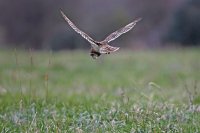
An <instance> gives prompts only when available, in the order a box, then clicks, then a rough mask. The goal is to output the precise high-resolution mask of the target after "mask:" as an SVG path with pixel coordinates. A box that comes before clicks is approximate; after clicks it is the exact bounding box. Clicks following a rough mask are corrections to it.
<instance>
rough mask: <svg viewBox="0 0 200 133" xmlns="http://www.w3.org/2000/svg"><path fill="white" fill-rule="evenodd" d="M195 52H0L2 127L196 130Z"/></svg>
mask: <svg viewBox="0 0 200 133" xmlns="http://www.w3.org/2000/svg"><path fill="white" fill-rule="evenodd" d="M199 57H200V51H199V49H187V50H184V49H183V50H162V51H156V50H154V51H150V50H149V51H139V52H136V51H134V52H131V51H123V50H122V51H121V52H119V53H114V54H111V55H109V56H108V55H105V56H103V57H101V58H100V59H98V60H93V59H92V58H91V57H90V56H89V55H88V53H87V52H86V51H63V52H56V53H52V52H44V51H43V52H36V51H29V52H27V51H17V50H16V51H8V50H7V51H0V131H1V132H78V133H82V132H106V131H107V132H149V131H151V132H200V91H199V90H200V89H199V79H200V73H199V72H200V62H199Z"/></svg>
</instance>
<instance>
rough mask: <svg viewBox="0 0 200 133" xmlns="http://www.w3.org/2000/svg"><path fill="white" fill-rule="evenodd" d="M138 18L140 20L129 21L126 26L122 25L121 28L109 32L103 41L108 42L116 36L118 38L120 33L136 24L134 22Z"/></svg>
mask: <svg viewBox="0 0 200 133" xmlns="http://www.w3.org/2000/svg"><path fill="white" fill-rule="evenodd" d="M140 20H141V18H139V19H136V20H135V21H133V22H131V23H130V24H128V25H126V26H124V27H123V28H121V29H119V30H117V31H115V32H113V33H111V34H110V35H109V36H107V37H106V39H105V40H103V42H107V43H109V42H111V41H113V40H115V39H116V38H118V37H119V36H121V35H122V34H124V33H126V32H128V31H130V30H131V29H132V28H133V27H134V26H135V25H136V23H137V22H139V21H140Z"/></svg>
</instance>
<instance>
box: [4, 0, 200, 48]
mask: <svg viewBox="0 0 200 133" xmlns="http://www.w3.org/2000/svg"><path fill="white" fill-rule="evenodd" d="M60 9H63V11H64V12H65V13H66V14H67V16H68V17H69V18H71V19H72V21H73V22H74V23H75V24H77V26H78V27H79V28H80V29H82V30H83V31H85V32H87V33H88V34H89V35H91V36H92V37H93V38H94V39H97V40H101V39H103V38H104V37H105V36H106V35H108V34H109V33H110V32H112V31H114V30H116V29H118V28H120V27H121V26H124V25H125V24H127V23H129V22H131V21H133V20H134V19H135V18H137V17H142V18H143V20H142V21H141V22H140V23H139V24H138V25H137V26H136V27H135V29H134V31H132V32H131V33H130V34H131V35H129V36H127V35H124V37H123V38H121V39H119V41H117V42H115V43H122V41H123V45H125V46H126V47H134V46H135V47H157V46H162V44H164V43H170V42H175V43H178V44H179V43H180V44H182V45H183V46H184V45H199V44H200V37H199V36H200V2H199V0H188V1H187V0H173V1H172V0H166V1H160V0H152V1H148V0H127V1H121V0H110V1H106V0H102V1H93V0H82V1H76V0H58V1H55V0H42V1H41V0H16V1H13V0H0V47H21V48H30V47H31V48H35V49H54V50H59V49H63V48H68V49H74V48H85V47H88V46H89V45H86V43H87V42H86V41H85V40H83V39H82V38H80V36H79V35H77V34H76V33H75V32H74V31H73V30H71V28H70V27H69V26H68V25H67V24H66V23H65V22H64V20H63V19H62V17H61V15H60V12H59V10H60ZM83 44H85V45H83ZM172 44H174V43H172ZM116 45H118V44H116Z"/></svg>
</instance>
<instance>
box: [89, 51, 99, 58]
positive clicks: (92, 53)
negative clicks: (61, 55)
mask: <svg viewBox="0 0 200 133" xmlns="http://www.w3.org/2000/svg"><path fill="white" fill-rule="evenodd" d="M100 55H101V54H100V53H98V52H91V53H90V56H92V58H93V59H97V58H98V57H99V56H100Z"/></svg>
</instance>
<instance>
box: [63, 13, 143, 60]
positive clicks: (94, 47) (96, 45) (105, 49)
mask: <svg viewBox="0 0 200 133" xmlns="http://www.w3.org/2000/svg"><path fill="white" fill-rule="evenodd" d="M60 12H61V14H62V16H63V18H64V19H65V21H67V23H68V24H69V25H70V26H71V27H72V29H74V30H75V31H76V32H77V33H79V34H80V35H81V36H82V37H83V38H85V39H86V40H87V41H88V42H89V43H90V44H91V51H90V55H91V56H92V58H93V59H97V58H98V57H99V56H100V55H101V54H110V53H111V52H115V51H117V50H118V49H119V47H113V46H110V45H108V43H109V42H111V41H113V40H115V39H116V38H118V37H119V36H121V35H122V34H124V33H126V32H128V31H130V30H131V29H132V28H133V27H134V26H135V25H136V23H137V22H139V21H140V20H141V18H139V19H136V20H135V21H133V22H131V23H130V24H128V25H126V26H125V27H123V28H121V29H119V30H117V31H115V32H113V33H111V34H110V35H109V36H107V37H106V38H105V39H104V40H103V41H100V42H99V41H95V40H93V39H92V38H91V37H90V36H88V35H87V34H86V33H84V32H83V31H81V30H80V29H78V28H77V27H76V26H75V25H74V23H72V21H71V20H69V18H68V17H67V16H66V15H65V14H64V13H63V11H62V10H60Z"/></svg>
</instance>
